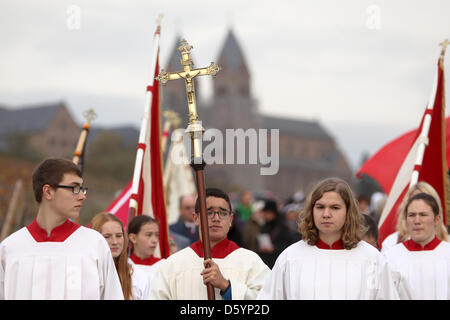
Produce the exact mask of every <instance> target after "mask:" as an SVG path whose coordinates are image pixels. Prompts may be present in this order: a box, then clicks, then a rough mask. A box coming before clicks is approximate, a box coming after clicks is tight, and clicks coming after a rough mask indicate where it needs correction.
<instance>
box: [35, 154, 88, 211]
mask: <svg viewBox="0 0 450 320" xmlns="http://www.w3.org/2000/svg"><path fill="white" fill-rule="evenodd" d="M66 173H74V174H76V175H77V176H79V177H80V178H81V176H82V175H81V170H80V168H78V166H77V165H76V164H75V163H73V162H72V161H70V160H66V159H61V158H49V159H46V160H44V161H42V162H41V163H40V164H39V165H38V166H37V167H36V168H35V169H34V170H33V175H32V183H33V191H34V198H35V199H36V201H37V202H38V203H41V201H42V188H43V187H44V185H46V184H48V185H50V186H51V187H53V188H56V186H57V185H58V184H59V183H60V182H61V181H62V179H63V177H64V174H66Z"/></svg>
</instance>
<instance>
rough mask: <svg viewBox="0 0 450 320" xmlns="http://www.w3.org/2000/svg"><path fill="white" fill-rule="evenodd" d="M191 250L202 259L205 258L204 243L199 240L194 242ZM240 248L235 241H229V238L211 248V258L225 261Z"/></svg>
mask: <svg viewBox="0 0 450 320" xmlns="http://www.w3.org/2000/svg"><path fill="white" fill-rule="evenodd" d="M190 248H191V249H192V250H194V252H195V253H196V254H197V255H198V256H199V257H200V258H203V246H202V241H201V240H198V241H197V242H194V243H193V244H192V245H191V246H190ZM239 248H240V247H239V246H238V245H237V244H236V243H234V242H233V241H230V240H228V238H225V239H223V240H222V241H220V242H219V243H217V244H216V245H215V246H214V247H212V248H211V257H212V258H215V259H223V258H225V257H227V256H228V255H229V254H230V253H232V252H233V251H235V250H237V249H239Z"/></svg>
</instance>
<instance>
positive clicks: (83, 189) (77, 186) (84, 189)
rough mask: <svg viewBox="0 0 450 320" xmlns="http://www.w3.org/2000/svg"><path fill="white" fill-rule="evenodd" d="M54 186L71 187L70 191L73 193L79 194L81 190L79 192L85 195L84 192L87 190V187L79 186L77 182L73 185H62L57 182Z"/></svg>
mask: <svg viewBox="0 0 450 320" xmlns="http://www.w3.org/2000/svg"><path fill="white" fill-rule="evenodd" d="M56 187H57V188H65V189H72V193H73V194H79V193H80V191H81V192H83V194H84V195H86V194H87V191H88V188H87V187H84V186H80V185H78V184H77V185H74V186H64V185H61V184H58V185H57V186H56Z"/></svg>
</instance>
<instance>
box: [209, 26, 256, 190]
mask: <svg viewBox="0 0 450 320" xmlns="http://www.w3.org/2000/svg"><path fill="white" fill-rule="evenodd" d="M217 64H218V65H219V66H220V68H221V70H220V72H219V73H218V74H217V76H216V77H215V78H213V99H212V101H211V106H210V127H214V128H216V129H219V130H220V131H221V132H222V134H223V139H224V141H223V145H224V150H223V151H224V152H223V160H224V164H223V165H217V164H215V165H214V166H211V168H208V169H207V170H210V172H211V174H210V179H208V178H207V182H208V181H210V183H212V184H215V185H217V186H219V187H222V188H224V189H226V190H240V189H251V190H257V189H259V188H260V186H261V177H260V174H259V165H258V164H249V159H250V157H249V150H251V149H252V148H250V146H249V144H250V143H253V146H254V147H257V146H255V145H254V144H255V143H257V141H255V140H254V139H250V138H248V137H246V138H245V151H244V152H245V164H238V162H237V153H238V152H242V150H240V151H239V150H237V144H238V141H239V138H234V143H233V145H234V162H233V164H226V157H227V151H229V150H225V146H226V143H230V141H226V139H227V135H226V130H227V129H231V130H236V129H243V131H244V132H249V131H247V130H248V129H250V130H253V131H256V132H258V129H259V128H260V126H261V120H260V115H259V112H258V108H257V103H256V101H255V99H254V98H253V97H252V94H251V81H250V79H251V77H250V72H249V69H248V66H247V63H246V61H245V58H244V54H243V51H242V48H241V46H240V45H239V43H238V41H237V39H236V37H235V35H234V32H233V31H232V30H229V31H228V34H227V36H226V39H225V42H224V45H223V47H222V49H221V51H220V53H219V58H218V60H217ZM235 132H236V131H235ZM253 149H254V148H253ZM255 150H257V149H255ZM256 156H257V155H256Z"/></svg>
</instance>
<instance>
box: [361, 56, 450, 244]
mask: <svg viewBox="0 0 450 320" xmlns="http://www.w3.org/2000/svg"><path fill="white" fill-rule="evenodd" d="M445 127H446V126H445V94H444V70H443V58H442V57H440V59H439V61H438V70H437V74H436V79H435V82H434V86H433V90H432V92H431V96H430V100H429V103H428V106H427V108H426V110H425V113H424V115H423V117H422V121H421V123H420V126H419V128H418V129H417V130H416V131H415V134H414V138H412V134H411V132H410V133H407V134H405V135H402V136H400V137H399V138H397V139H395V140H393V141H392V142H390V143H388V144H387V145H386V146H384V147H383V148H381V149H380V150H379V151H378V152H377V153H376V154H375V155H374V156H372V157H371V158H370V159H368V160H367V161H366V162H365V163H364V164H363V166H362V167H361V168H360V169H359V171H358V173H357V176H358V177H361V174H367V175H369V176H371V177H372V178H374V179H375V180H376V181H377V182H378V183H379V184H380V186H381V187H382V188H383V190H384V192H385V193H386V194H388V198H387V201H386V204H385V207H384V210H383V212H382V214H381V217H380V221H379V225H378V228H379V239H378V240H379V243H380V244H381V243H382V242H383V240H384V239H385V238H386V237H387V236H388V235H390V234H391V233H394V232H395V231H396V230H395V227H396V224H397V208H398V205H399V204H400V203H401V201H402V200H403V197H404V195H405V193H406V192H407V190H408V189H409V187H410V184H411V183H412V184H415V183H417V182H418V181H425V182H427V183H429V184H430V185H432V186H433V187H434V189H436V191H437V192H438V194H439V196H440V198H441V204H442V208H443V211H444V223H445V224H446V223H447V222H446V221H447V217H446V212H447V210H446V209H447V208H446V207H447V206H446V179H447V170H448V164H447V157H446V151H447V150H446V132H445ZM408 139H410V140H409V144H408ZM402 142H403V143H402Z"/></svg>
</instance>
